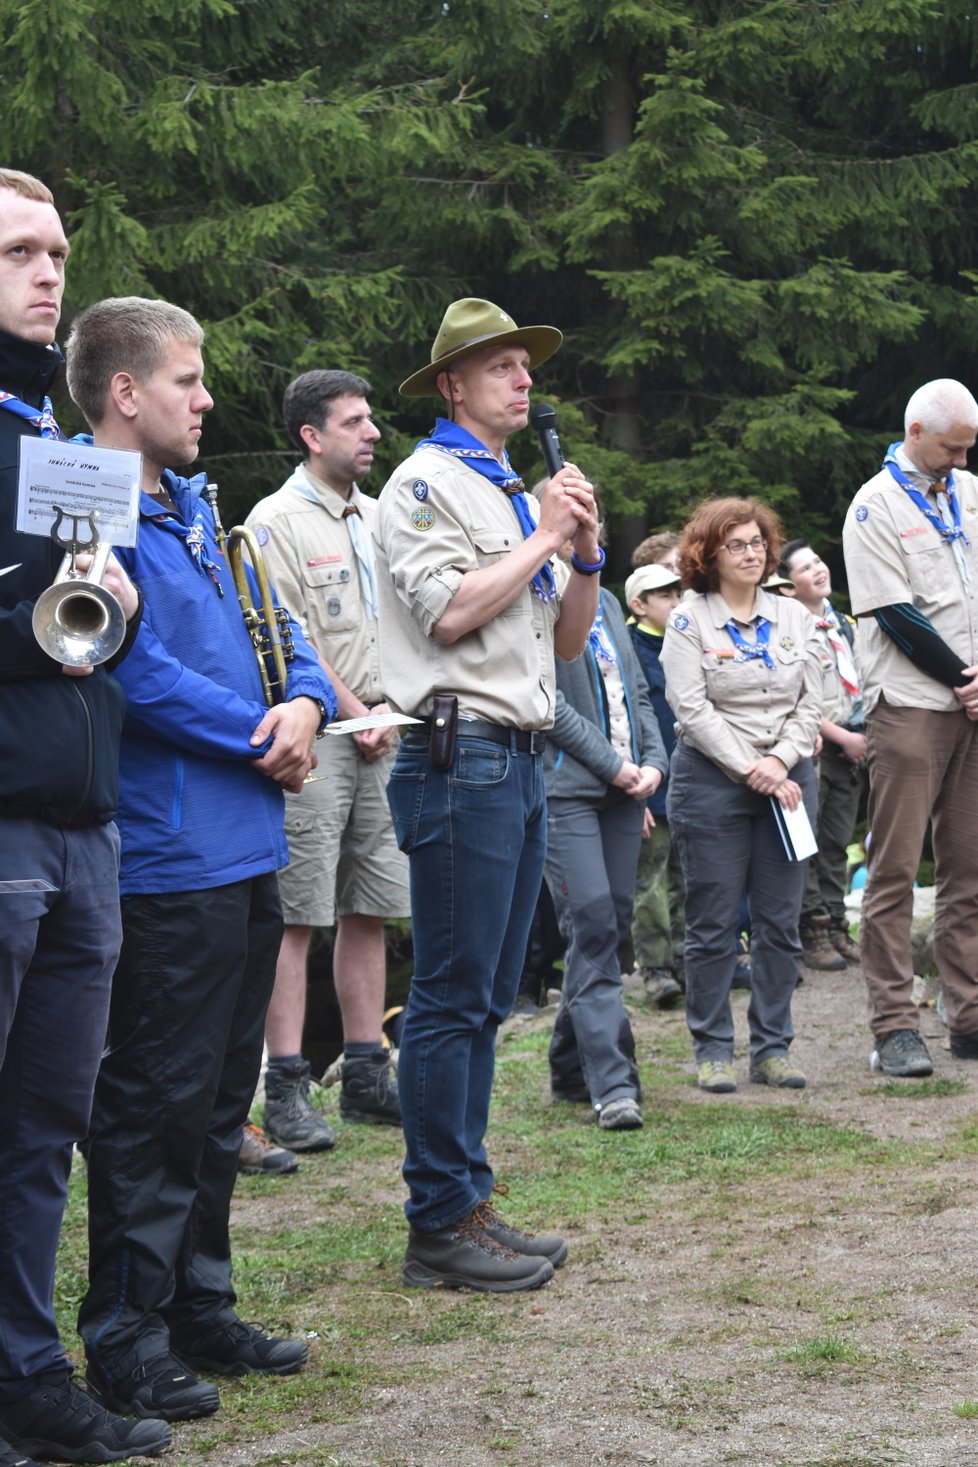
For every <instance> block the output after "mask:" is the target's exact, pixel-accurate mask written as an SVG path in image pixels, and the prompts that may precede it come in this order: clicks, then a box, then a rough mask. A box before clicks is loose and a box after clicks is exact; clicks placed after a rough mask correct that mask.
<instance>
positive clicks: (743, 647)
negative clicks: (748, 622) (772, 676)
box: [727, 616, 774, 668]
mask: <svg viewBox="0 0 978 1467" xmlns="http://www.w3.org/2000/svg"><path fill="white" fill-rule="evenodd" d="M754 625H755V627H756V628H757V641H756V642H748V641H747V638H746V637H744V636H742V635H741V632H740V628H739V627H738V626H737V623H736V622H735V621H734V619H733V617H731V618H730V620H729V621H728V622H727V631H728V632H729V633H730V640H731V641H732V642H733V644H734V646H735V647H736V648H737V652H736V655H735V657H734V662H753V661H754V659H755V658H757V657H759V658H760V659H761V661H762V662H763V663H764V666H765V667H770V668H773V667H774V658H773V657H772V656H771V654H770V652H769V651H768V650H767V644H768V641H769V640H770V636H771V623H770V622H769V621H768V619H767V617H766V616H759V617H757V618H756V620H755V622H754Z"/></svg>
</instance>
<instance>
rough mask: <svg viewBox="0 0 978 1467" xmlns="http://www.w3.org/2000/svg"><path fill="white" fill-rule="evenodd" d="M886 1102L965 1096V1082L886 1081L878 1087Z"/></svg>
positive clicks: (944, 1080) (947, 1079)
mask: <svg viewBox="0 0 978 1467" xmlns="http://www.w3.org/2000/svg"><path fill="white" fill-rule="evenodd" d="M879 1090H880V1094H881V1095H884V1096H886V1098H887V1099H888V1100H933V1099H934V1097H935V1096H951V1095H966V1094H967V1092H968V1083H967V1081H966V1080H952V1079H949V1078H943V1077H942V1078H940V1079H937V1080H887V1081H886V1082H885V1083H884V1084H883V1085H881V1086H880V1087H879Z"/></svg>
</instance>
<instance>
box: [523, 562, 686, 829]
mask: <svg viewBox="0 0 978 1467" xmlns="http://www.w3.org/2000/svg"><path fill="white" fill-rule="evenodd" d="M601 607H602V611H603V613H604V629H605V632H606V633H607V635H608V639H609V641H610V642H611V645H612V646H613V647H614V649H615V652H616V653H617V655H618V666H619V669H620V671H621V677H622V684H623V686H624V690H625V706H626V708H627V709H628V718H629V723H630V725H631V742H632V747H631V751H630V752H631V759H632V763H633V764H650V765H652V766H653V767H654V768H656V769H661V770H662V772H663V774H664V773H665V771H666V768H667V765H666V756H665V754H664V752H663V749H662V740H661V739H660V737H659V730H658V727H657V725H656V721H655V715H654V714H653V712H652V705H651V703H650V702H649V690H648V688H647V687H646V684H645V678H644V676H643V675H642V669H641V667H640V666H639V662H638V659H637V657H636V656H635V653H634V652H633V650H632V648H631V646H630V644H629V640H628V633H627V631H626V629H625V618H624V617H623V616H622V613H621V607H620V606H619V605H618V602H617V601H616V600H615V598H614V596H612V595H611V593H610V591H604V590H602V592H601ZM608 732H609V728H608V705H607V698H606V696H605V691H604V680H603V679H602V676H601V670H600V668H599V667H598V660H597V658H596V657H595V655H594V652H593V651H592V650H591V648H590V646H588V647H585V648H584V651H583V652H582V653H581V655H580V656H579V657H575V659H574V661H573V662H563V661H561V659H560V658H559V657H558V659H557V707H556V710H555V713H554V726H553V728H552V729H549V730H548V732H547V744H546V749H545V751H544V756H543V767H544V777H545V779H546V785H547V794H548V796H552V797H555V798H564V799H568V798H569V799H585V800H594V799H603V798H604V796H605V795H606V794H607V793H608V786H609V785H610V784H611V782H612V780H613V779H614V778H615V775H616V774H617V773H618V771H619V770H620V769H621V766H622V763H623V760H622V757H621V755H620V754H618V753H617V752H616V751H615V749H614V748H613V747H612V745H611V742H610V740H609V738H608Z"/></svg>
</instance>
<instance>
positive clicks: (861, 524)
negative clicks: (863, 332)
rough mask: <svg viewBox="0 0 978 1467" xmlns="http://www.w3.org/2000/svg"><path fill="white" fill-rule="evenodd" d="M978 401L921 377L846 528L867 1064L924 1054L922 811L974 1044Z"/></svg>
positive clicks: (946, 989) (968, 1052)
mask: <svg viewBox="0 0 978 1467" xmlns="http://www.w3.org/2000/svg"><path fill="white" fill-rule="evenodd" d="M976 433H978V403H976V402H975V399H974V397H973V396H972V395H971V393H970V392H969V391H968V389H967V388H966V387H964V386H963V385H962V384H961V383H960V382H955V381H954V380H953V379H951V378H939V379H938V380H936V381H934V382H928V383H926V384H925V385H924V386H923V387H920V388H918V389H917V391H916V392H915V393H914V394H913V396H912V397H911V398H910V401H909V402H908V404H907V409H906V414H905V423H904V438H903V441H902V443H894V444H892V445H891V446H890V448H889V449H888V450H887V453H886V456H885V458H884V462H883V468H882V469H881V471H880V472H879V473H878V474H876V475H875V476H874V477H873V478H872V479H870V480H869V482H868V483H866V484H864V485H863V487H862V488H861V489H860V490H859V493H858V494H857V495H856V497H855V499H854V500H853V502H852V505H851V506H850V509H849V513H848V514H847V516H846V522H845V528H844V531H843V545H844V549H845V558H846V570H847V573H848V578H849V593H850V598H851V602H852V609H853V612H854V613H855V614H856V616H857V617H859V618H860V642H859V646H860V664H861V667H862V672H863V696H864V698H865V706H866V710H867V721H866V727H867V752H868V768H869V781H870V794H869V826H870V830H871V833H872V844H871V850H870V861H869V882H868V885H867V888H866V892H865V896H864V899H863V908H862V919H861V925H860V947H861V951H862V964H863V974H864V977H865V979H866V987H867V992H868V1000H869V1021H870V1027H871V1029H872V1031H873V1037H874V1039H875V1041H876V1044H875V1049H874V1050H873V1054H872V1057H871V1064H872V1067H873V1069H874V1070H882V1071H883V1072H884V1073H885V1074H887V1075H899V1076H922V1075H929V1074H931V1073H932V1070H933V1064H932V1062H931V1058H930V1054H929V1053H928V1050H927V1046H926V1044H925V1043H924V1040H923V1038H922V1037H921V1034H920V1027H919V1020H918V1015H917V1010H916V1008H915V1006H914V1003H913V999H912V987H913V969H912V963H911V952H910V924H911V918H912V914H913V884H914V879H915V877H916V874H917V867H918V864H919V861H920V853H921V847H922V845H923V840H924V834H925V832H926V828H927V822H928V820H929V821H930V822H931V826H932V839H933V847H934V864H935V877H936V883H937V917H936V921H935V925H934V957H935V960H936V963H937V970H938V975H939V978H940V983H941V989H942V992H943V995H944V1001H945V1005H946V1009H947V1019H948V1026H949V1028H950V1031H951V1053H952V1054H953V1055H954V1056H955V1057H957V1058H958V1059H978V846H976V841H975V831H976V829H978V729H976V720H978V479H975V477H974V476H973V475H972V474H969V473H968V471H967V469H966V468H965V465H966V463H967V455H968V450H969V449H970V448H971V447H972V446H973V445H974V442H975V437H976Z"/></svg>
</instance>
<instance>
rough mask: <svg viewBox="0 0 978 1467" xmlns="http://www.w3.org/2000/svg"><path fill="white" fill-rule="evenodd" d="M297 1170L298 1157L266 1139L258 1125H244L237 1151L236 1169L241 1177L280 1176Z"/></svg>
mask: <svg viewBox="0 0 978 1467" xmlns="http://www.w3.org/2000/svg"><path fill="white" fill-rule="evenodd" d="M298 1170H299V1158H298V1157H297V1156H295V1155H294V1154H293V1152H291V1151H287V1150H286V1148H285V1147H284V1146H276V1145H275V1143H274V1142H272V1141H269V1140H267V1139H266V1137H265V1133H264V1131H262V1130H261V1129H260V1128H259V1127H258V1126H252V1125H251V1124H250V1123H249V1124H248V1125H247V1126H245V1128H244V1132H243V1133H242V1136H241V1150H240V1151H239V1152H238V1171H239V1172H240V1173H241V1175H242V1176H243V1177H281V1176H285V1175H286V1174H287V1173H288V1172H297V1171H298Z"/></svg>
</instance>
